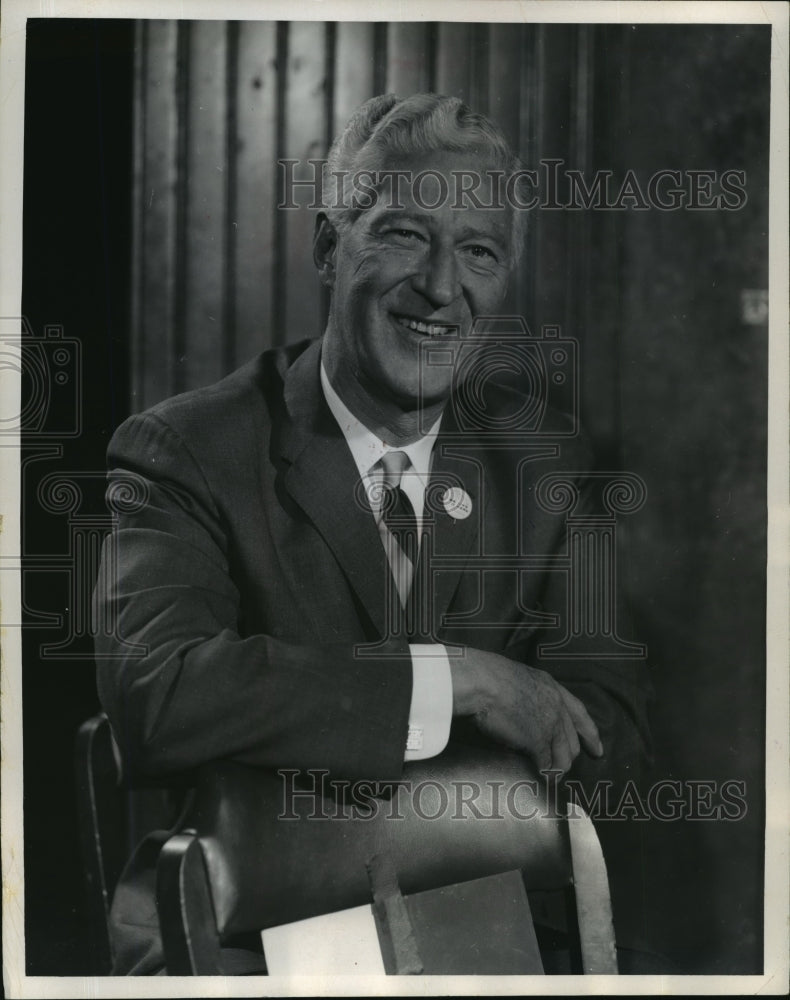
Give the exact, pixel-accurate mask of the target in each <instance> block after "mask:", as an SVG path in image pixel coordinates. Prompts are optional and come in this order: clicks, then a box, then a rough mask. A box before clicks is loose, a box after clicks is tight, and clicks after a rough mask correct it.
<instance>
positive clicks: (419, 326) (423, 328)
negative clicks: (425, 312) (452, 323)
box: [398, 316, 451, 337]
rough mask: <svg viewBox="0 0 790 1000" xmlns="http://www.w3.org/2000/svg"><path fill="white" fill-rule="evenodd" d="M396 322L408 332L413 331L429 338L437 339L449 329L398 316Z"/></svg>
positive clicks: (438, 324)
mask: <svg viewBox="0 0 790 1000" xmlns="http://www.w3.org/2000/svg"><path fill="white" fill-rule="evenodd" d="M398 322H399V323H400V324H401V326H405V327H407V328H408V329H409V330H414V332H415V333H424V334H428V336H430V337H438V336H440V335H441V334H445V333H447V332H448V331H449V330H450V329H451V328H450V327H449V326H444V325H442V324H441V323H422V322H420V321H419V320H416V319H409V318H408V317H407V316H398Z"/></svg>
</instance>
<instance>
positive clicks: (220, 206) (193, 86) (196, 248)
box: [176, 21, 228, 390]
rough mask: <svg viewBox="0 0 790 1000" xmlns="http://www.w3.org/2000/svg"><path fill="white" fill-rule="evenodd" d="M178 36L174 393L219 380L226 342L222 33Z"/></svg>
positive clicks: (200, 27)
mask: <svg viewBox="0 0 790 1000" xmlns="http://www.w3.org/2000/svg"><path fill="white" fill-rule="evenodd" d="M182 32H183V33H184V36H185V44H184V47H185V50H186V52H185V57H186V59H187V66H188V70H187V73H188V83H187V91H186V93H187V95H188V100H187V102H186V108H185V114H184V118H185V133H186V134H185V137H184V156H185V158H186V169H185V175H186V176H185V184H184V187H183V196H184V203H183V230H182V240H183V242H181V243H180V245H179V253H180V255H181V258H182V265H181V270H182V274H183V279H182V280H183V285H182V287H181V288H179V289H177V293H176V294H177V296H178V299H177V306H178V307H180V308H179V309H178V311H179V314H180V317H181V328H180V329H179V330H178V334H179V341H178V343H177V344H176V349H177V351H178V357H177V359H176V365H177V366H176V388H177V390H180V389H186V388H188V387H190V386H193V385H195V384H199V383H200V382H204V381H214V380H216V379H218V378H220V377H221V375H222V374H223V371H222V369H223V341H224V338H225V336H226V331H225V330H224V329H223V326H224V319H225V292H226V288H225V260H226V250H227V248H226V245H225V235H226V214H225V213H226V207H227V180H228V173H227V163H226V152H227V120H228V115H227V102H226V98H227V92H226V88H225V85H224V84H225V80H226V75H227V59H228V51H227V27H226V25H225V24H224V22H222V21H195V22H193V23H191V24H189V25H186V26H183V27H182Z"/></svg>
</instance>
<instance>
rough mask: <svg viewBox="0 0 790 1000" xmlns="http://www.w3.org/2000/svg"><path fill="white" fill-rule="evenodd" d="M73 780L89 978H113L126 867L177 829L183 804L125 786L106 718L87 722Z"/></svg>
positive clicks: (165, 792)
mask: <svg viewBox="0 0 790 1000" xmlns="http://www.w3.org/2000/svg"><path fill="white" fill-rule="evenodd" d="M74 778H75V787H76V792H77V812H78V821H79V832H80V846H81V852H82V863H83V869H84V874H85V885H86V890H87V891H86V897H87V899H86V901H87V908H88V918H89V926H90V954H91V969H90V972H92V973H93V974H94V975H108V974H109V973H110V970H111V968H112V963H113V957H114V956H113V947H112V938H111V936H110V931H109V913H110V905H111V903H112V897H113V893H114V892H115V887H116V885H117V883H118V879H119V878H120V876H121V872H122V870H123V867H124V865H125V863H126V861H127V859H128V858H129V856H130V855H131V853H132V851H133V849H134V847H135V845H136V844H137V843H138V841H140V840H141V839H142V838H143V837H144V836H145V835H146V834H147V833H149V832H151V831H152V830H156V829H165V830H169V829H171V828H172V827H173V826H174V824H175V821H176V820H177V818H178V812H179V808H180V804H179V802H178V801H177V799H176V796H175V795H174V793H173V791H172V790H171V789H169V788H165V787H150V788H138V787H132V786H131V785H129V784H128V783H127V782H126V781H125V780H124V777H123V773H122V766H121V758H120V754H119V753H118V750H117V747H116V746H115V743H114V740H113V736H112V730H111V728H110V723H109V721H108V719H107V716H106V715H104V714H103V713H102V714H99V715H95V716H93V717H92V718H90V719H88V720H87V721H86V722H84V723H83V724H82V725H81V726H80V728H79V730H78V732H77V737H76V741H75V747H74Z"/></svg>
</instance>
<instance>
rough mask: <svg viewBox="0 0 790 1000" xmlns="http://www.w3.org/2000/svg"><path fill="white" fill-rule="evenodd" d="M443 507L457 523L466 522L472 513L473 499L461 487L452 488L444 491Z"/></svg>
mask: <svg viewBox="0 0 790 1000" xmlns="http://www.w3.org/2000/svg"><path fill="white" fill-rule="evenodd" d="M442 505H443V506H444V509H445V511H446V512H447V513H448V514H449V515H450V517H452V518H453V519H454V520H456V521H464V520H465V519H466V518H467V517H469V515H470V514H471V513H472V498H471V497H470V496H469V494H468V493H467V492H466V490H462V489H461V487H460V486H451V487H450V488H449V489H447V490H445V491H444V496H443V497H442Z"/></svg>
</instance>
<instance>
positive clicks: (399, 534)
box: [380, 451, 418, 606]
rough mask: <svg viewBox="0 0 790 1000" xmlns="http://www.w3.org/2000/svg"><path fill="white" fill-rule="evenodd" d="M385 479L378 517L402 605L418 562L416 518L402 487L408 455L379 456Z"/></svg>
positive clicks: (404, 453)
mask: <svg viewBox="0 0 790 1000" xmlns="http://www.w3.org/2000/svg"><path fill="white" fill-rule="evenodd" d="M380 464H381V467H382V469H383V470H384V479H383V482H382V490H381V519H382V521H383V522H384V524H386V526H387V528H388V530H389V532H390V534H391V535H392V538H393V541H394V544H390V545H389V546H388V556H389V560H390V566H391V568H392V575H393V576H394V578H395V585H396V587H397V589H398V595H399V596H400V601H401V605H403V606H405V604H406V600H407V598H408V595H409V590H410V588H411V581H412V577H413V575H414V567H415V566H416V565H417V552H418V538H417V517H416V516H415V513H414V508H413V507H412V505H411V501H410V500H409V498H408V497H407V496H406V494H405V493H404V492H403V489H402V488H401V479H402V478H403V472H404V470H405V469H406V466H407V465H409V464H410V461H409V456H408V455H407V454H406V452H404V451H390V452H387V454H386V455H384V456H382V458H381V463H380Z"/></svg>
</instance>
